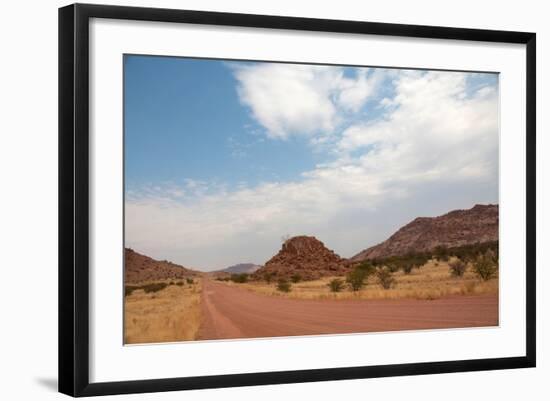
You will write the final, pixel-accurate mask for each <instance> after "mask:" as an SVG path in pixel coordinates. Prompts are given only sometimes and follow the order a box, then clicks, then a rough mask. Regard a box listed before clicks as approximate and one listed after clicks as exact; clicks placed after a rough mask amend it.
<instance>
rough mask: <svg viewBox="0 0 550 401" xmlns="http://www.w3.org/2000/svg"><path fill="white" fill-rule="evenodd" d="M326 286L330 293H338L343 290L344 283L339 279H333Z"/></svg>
mask: <svg viewBox="0 0 550 401" xmlns="http://www.w3.org/2000/svg"><path fill="white" fill-rule="evenodd" d="M328 286H329V288H330V291H332V292H340V291H342V289H343V288H344V282H343V281H342V280H340V279H339V278H335V279H332V280H330V282H329V283H328Z"/></svg>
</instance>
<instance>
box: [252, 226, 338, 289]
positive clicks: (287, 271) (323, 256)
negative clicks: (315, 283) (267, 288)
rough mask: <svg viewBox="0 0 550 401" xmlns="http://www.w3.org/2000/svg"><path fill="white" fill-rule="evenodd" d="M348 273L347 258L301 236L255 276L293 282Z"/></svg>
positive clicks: (311, 239) (291, 240) (286, 243)
mask: <svg viewBox="0 0 550 401" xmlns="http://www.w3.org/2000/svg"><path fill="white" fill-rule="evenodd" d="M347 271H348V264H347V262H346V260H345V259H342V258H341V257H340V256H338V255H337V254H335V253H334V252H333V251H331V250H330V249H328V248H326V247H325V245H324V244H323V243H322V242H321V241H319V240H318V239H317V238H315V237H308V236H298V237H293V238H290V239H288V240H286V241H285V242H284V244H283V246H282V248H281V250H280V251H279V253H277V254H276V255H275V256H273V257H272V258H271V259H270V260H268V261H267V262H266V263H265V265H264V266H263V267H262V268H260V269H258V270H257V271H256V272H255V273H254V275H253V277H254V278H255V279H262V278H264V277H265V276H266V275H271V276H272V278H273V279H275V280H277V279H281V278H285V279H289V278H291V277H292V276H293V275H299V276H300V278H301V279H302V280H314V279H317V278H320V277H323V276H331V275H341V274H344V273H346V272H347Z"/></svg>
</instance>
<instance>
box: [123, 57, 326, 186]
mask: <svg viewBox="0 0 550 401" xmlns="http://www.w3.org/2000/svg"><path fill="white" fill-rule="evenodd" d="M232 64H235V63H231V62H224V61H213V60H201V59H184V58H175V57H173V58H172V57H150V56H126V57H125V113H126V116H125V117H126V118H125V129H126V135H125V141H126V142H125V149H126V155H125V156H126V169H127V170H126V179H127V185H128V187H129V188H134V187H137V188H139V187H140V186H142V185H144V184H151V183H162V182H172V181H174V182H177V181H181V180H182V178H192V179H195V180H209V181H211V180H213V181H218V182H223V183H227V184H228V185H237V184H239V183H241V182H246V183H249V184H256V183H258V182H260V181H262V180H273V179H281V180H286V179H289V178H292V177H295V176H297V175H298V174H299V173H300V172H302V171H305V170H308V169H311V168H312V167H313V166H314V165H315V164H316V163H318V162H320V161H322V160H323V155H321V154H318V153H314V152H310V151H309V149H308V143H307V140H305V138H298V139H297V140H293V141H272V142H269V143H267V142H266V140H265V137H264V135H262V134H261V131H263V128H262V127H261V126H260V125H259V124H257V123H256V122H255V121H254V119H253V118H252V117H251V115H250V113H249V111H248V110H247V108H246V107H243V105H242V104H241V103H240V102H239V98H238V94H237V91H236V84H237V82H236V79H235V77H234V76H233V74H232V72H231V66H232ZM237 64H241V63H237Z"/></svg>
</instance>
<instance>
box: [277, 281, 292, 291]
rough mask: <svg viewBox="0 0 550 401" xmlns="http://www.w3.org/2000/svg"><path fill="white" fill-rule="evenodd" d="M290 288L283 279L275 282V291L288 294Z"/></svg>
mask: <svg viewBox="0 0 550 401" xmlns="http://www.w3.org/2000/svg"><path fill="white" fill-rule="evenodd" d="M291 287H292V286H291V285H290V283H289V282H288V281H287V280H285V279H283V278H282V279H280V280H279V281H278V282H277V289H278V290H279V291H281V292H290V290H291Z"/></svg>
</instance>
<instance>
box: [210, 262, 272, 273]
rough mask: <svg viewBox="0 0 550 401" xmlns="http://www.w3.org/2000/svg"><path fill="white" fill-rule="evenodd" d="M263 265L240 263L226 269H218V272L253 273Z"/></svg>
mask: <svg viewBox="0 0 550 401" xmlns="http://www.w3.org/2000/svg"><path fill="white" fill-rule="evenodd" d="M261 267H262V266H259V265H255V264H254V263H239V264H236V265H233V266H229V267H226V268H225V269H222V270H218V272H222V273H230V274H240V273H248V274H251V273H254V272H255V271H256V270H258V269H259V268H261Z"/></svg>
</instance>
